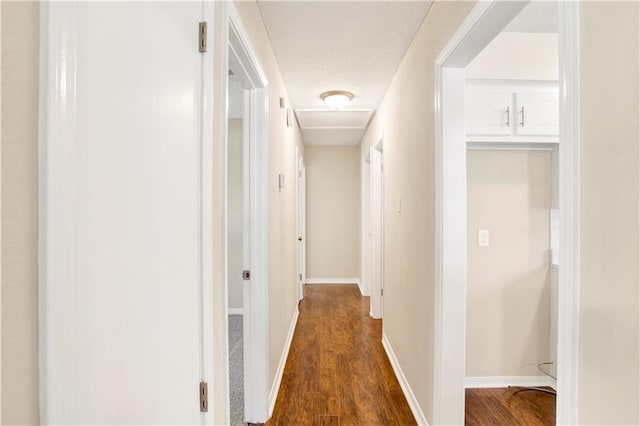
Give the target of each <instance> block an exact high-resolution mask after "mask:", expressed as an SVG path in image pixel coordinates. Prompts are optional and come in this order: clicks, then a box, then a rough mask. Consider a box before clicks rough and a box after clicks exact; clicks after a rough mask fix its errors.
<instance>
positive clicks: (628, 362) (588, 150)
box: [578, 2, 640, 425]
mask: <svg viewBox="0 0 640 426" xmlns="http://www.w3.org/2000/svg"><path fill="white" fill-rule="evenodd" d="M639 13H640V11H639V4H638V3H637V2H624V3H623V2H597V3H596V2H585V3H582V4H581V16H582V17H581V23H580V28H581V40H580V45H581V55H582V57H581V67H582V75H581V85H582V87H581V91H582V93H581V95H582V102H581V109H582V111H581V113H582V117H581V119H582V146H581V151H580V156H581V174H582V178H581V193H580V196H581V204H582V207H581V250H582V253H581V255H582V259H581V287H580V312H581V314H580V360H579V368H580V377H579V390H578V394H579V398H580V400H579V404H578V421H579V423H580V424H609V425H611V424H625V425H632V424H633V425H637V424H640V413H639V410H640V402H639V401H640V389H639V386H640V384H639V383H640V351H639V345H640V343H639V337H640V328H639V323H640V315H639V313H638V309H639V306H640V301H639V299H638V298H639V295H640V292H639V285H640V284H639V283H640V275H639V270H638V268H639V265H638V263H639V259H640V250H639V235H638V233H639V231H640V227H639V223H638V221H639V218H640V208H639V205H638V197H639V194H640V186H639V182H638V179H639V176H638V171H639V170H640V161H639V154H640V152H639V151H640V150H639V140H640V132H639V129H638V120H639V115H640V111H639V109H638V97H639V91H640V87H639V86H638V79H639V77H638V75H639V71H640V70H639V66H638V61H639V52H638V42H639V40H638V38H639V34H638V27H639V25H638V23H639V22H640V15H639Z"/></svg>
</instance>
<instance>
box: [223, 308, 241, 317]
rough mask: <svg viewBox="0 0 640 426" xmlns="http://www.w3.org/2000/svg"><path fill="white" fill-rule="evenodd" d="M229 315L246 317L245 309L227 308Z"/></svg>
mask: <svg viewBox="0 0 640 426" xmlns="http://www.w3.org/2000/svg"><path fill="white" fill-rule="evenodd" d="M227 315H244V308H227Z"/></svg>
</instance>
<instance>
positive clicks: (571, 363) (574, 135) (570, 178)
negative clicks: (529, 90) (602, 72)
mask: <svg viewBox="0 0 640 426" xmlns="http://www.w3.org/2000/svg"><path fill="white" fill-rule="evenodd" d="M559 21H560V26H559V34H558V41H559V52H558V53H559V55H558V56H559V58H560V138H561V139H562V143H560V148H559V149H560V165H559V172H560V205H561V206H562V208H561V209H560V256H561V258H560V262H561V267H560V271H559V274H558V307H559V309H558V346H557V347H558V355H557V361H558V370H557V376H558V400H557V404H556V405H557V409H556V422H557V424H567V425H568V424H577V423H578V398H579V395H578V380H579V360H580V357H579V349H580V347H579V341H578V340H579V337H580V3H579V2H560V6H559Z"/></svg>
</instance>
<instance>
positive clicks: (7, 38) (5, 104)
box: [0, 2, 40, 425]
mask: <svg viewBox="0 0 640 426" xmlns="http://www.w3.org/2000/svg"><path fill="white" fill-rule="evenodd" d="M0 7H2V202H1V205H2V419H1V421H0V423H2V424H22V425H25V424H38V423H39V414H38V309H37V306H38V305H37V304H38V52H39V47H38V46H39V43H38V37H39V25H40V24H39V5H38V4H37V3H35V2H33V3H32V2H2V3H1V6H0Z"/></svg>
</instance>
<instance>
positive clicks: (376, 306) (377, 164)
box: [370, 136, 384, 319]
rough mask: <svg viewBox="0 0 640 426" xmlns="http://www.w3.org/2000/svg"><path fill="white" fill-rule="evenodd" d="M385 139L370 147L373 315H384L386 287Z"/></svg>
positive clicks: (380, 316) (375, 316)
mask: <svg viewBox="0 0 640 426" xmlns="http://www.w3.org/2000/svg"><path fill="white" fill-rule="evenodd" d="M383 141H384V136H383V137H381V138H380V140H379V141H378V143H376V145H375V146H372V147H371V148H370V161H371V166H370V171H371V173H370V176H371V181H370V189H371V197H370V200H371V209H370V211H371V275H370V276H371V299H370V301H371V303H370V308H371V312H370V314H371V317H372V318H375V319H381V318H382V316H383V299H384V298H383V296H382V290H383V288H384V178H383V176H384V172H383V167H384V166H383V163H384V160H383V158H384V155H383Z"/></svg>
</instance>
